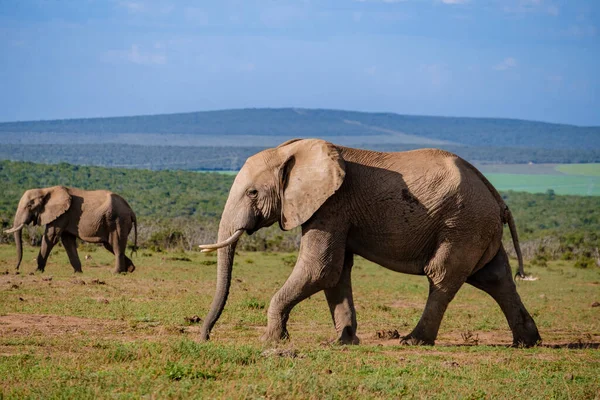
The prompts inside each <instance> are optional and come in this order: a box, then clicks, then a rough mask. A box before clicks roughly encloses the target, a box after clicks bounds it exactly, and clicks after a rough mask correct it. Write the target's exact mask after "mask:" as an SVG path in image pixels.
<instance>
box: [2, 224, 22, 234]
mask: <svg viewBox="0 0 600 400" xmlns="http://www.w3.org/2000/svg"><path fill="white" fill-rule="evenodd" d="M24 225H25V224H21V225H19V226H17V227H16V228H11V229H7V230H5V231H4V233H15V232H17V231H20V230H21V229H23V226H24Z"/></svg>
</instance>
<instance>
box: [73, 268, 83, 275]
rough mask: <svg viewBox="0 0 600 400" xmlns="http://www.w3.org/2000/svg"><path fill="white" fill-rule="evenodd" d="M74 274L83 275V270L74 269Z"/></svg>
mask: <svg viewBox="0 0 600 400" xmlns="http://www.w3.org/2000/svg"><path fill="white" fill-rule="evenodd" d="M73 272H74V273H76V274H83V270H82V269H81V268H79V269H74V270H73Z"/></svg>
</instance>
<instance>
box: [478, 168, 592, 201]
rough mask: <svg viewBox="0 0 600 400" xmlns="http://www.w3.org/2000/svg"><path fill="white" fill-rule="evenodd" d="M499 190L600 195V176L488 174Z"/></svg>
mask: <svg viewBox="0 0 600 400" xmlns="http://www.w3.org/2000/svg"><path fill="white" fill-rule="evenodd" d="M486 177H487V178H488V179H489V180H490V182H492V184H493V185H494V186H495V187H496V189H498V190H499V191H506V190H514V191H517V192H529V193H544V192H546V191H548V190H550V189H552V190H554V193H556V194H559V195H565V194H567V195H584V196H600V177H593V176H579V175H524V174H499V173H492V174H486Z"/></svg>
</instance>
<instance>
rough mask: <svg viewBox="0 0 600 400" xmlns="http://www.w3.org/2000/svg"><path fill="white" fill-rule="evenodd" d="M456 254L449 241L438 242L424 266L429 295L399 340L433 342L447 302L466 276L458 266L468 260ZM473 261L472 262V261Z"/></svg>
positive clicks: (419, 342)
mask: <svg viewBox="0 0 600 400" xmlns="http://www.w3.org/2000/svg"><path fill="white" fill-rule="evenodd" d="M459 254H462V253H461V252H460V251H458V250H456V249H453V248H452V245H451V244H450V243H442V244H441V245H440V247H439V248H438V250H437V251H436V254H435V255H434V257H433V258H432V259H431V261H430V262H429V264H428V265H427V266H426V268H425V273H426V275H427V278H428V280H429V297H427V303H426V304H425V310H424V311H423V314H422V315H421V319H420V320H419V322H418V323H417V326H416V327H415V328H414V329H413V330H412V332H411V333H410V334H408V335H407V336H405V337H403V338H402V340H401V343H404V344H415V345H434V344H435V339H436V338H437V334H438V331H439V329H440V324H441V323H442V318H443V317H444V313H445V312H446V309H447V308H448V304H450V302H451V301H452V299H453V298H454V296H455V295H456V292H458V289H460V287H461V286H462V285H463V283H464V282H465V280H466V277H467V273H466V272H463V271H464V269H463V268H461V265H464V264H465V263H466V262H468V260H462V259H461V258H460V257H458V256H457V255H459ZM475 262H476V261H475ZM475 262H473V265H474V264H475ZM463 275H464V276H463Z"/></svg>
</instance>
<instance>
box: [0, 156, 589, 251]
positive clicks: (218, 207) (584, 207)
mask: <svg viewBox="0 0 600 400" xmlns="http://www.w3.org/2000/svg"><path fill="white" fill-rule="evenodd" d="M540 176H543V175H540ZM233 178H234V177H233V176H232V175H227V174H218V173H199V172H186V171H148V170H131V169H118V168H114V169H109V168H101V167H87V166H76V165H69V164H56V165H42V164H33V163H22V162H10V161H1V162H0V182H1V183H2V192H1V193H0V223H1V224H2V226H3V227H6V226H10V225H11V223H12V222H11V221H12V216H13V214H14V211H15V208H16V205H17V203H18V201H19V198H20V197H21V195H22V193H23V192H24V191H25V190H26V189H29V188H32V187H45V186H53V185H67V186H75V187H80V188H83V189H109V190H112V191H115V192H117V193H119V194H121V195H123V196H124V197H125V198H126V199H127V200H128V201H129V203H130V204H131V206H132V207H133V209H134V210H135V212H136V213H137V215H138V219H139V222H140V241H141V243H142V244H143V245H145V246H147V247H152V248H155V249H161V248H163V249H164V248H171V247H182V248H186V249H190V250H191V249H193V248H195V245H197V244H200V243H205V242H208V241H212V240H214V237H215V236H216V227H217V225H218V219H219V217H220V214H221V211H222V209H223V206H224V204H225V199H226V197H227V193H228V192H229V188H230V186H231V183H232V182H233ZM503 195H504V197H505V199H506V202H507V204H508V205H509V206H510V207H511V210H512V211H513V213H514V216H515V220H516V221H517V226H518V229H519V234H520V238H521V242H522V246H523V248H524V250H525V252H526V254H527V255H528V257H535V256H536V255H537V254H538V253H540V252H550V253H551V254H550V256H548V257H550V258H557V257H561V255H562V254H563V253H565V252H567V251H568V252H570V253H571V255H572V257H574V258H580V257H585V258H586V259H592V258H593V256H594V254H595V253H594V252H595V251H597V250H596V249H597V248H598V247H600V236H599V235H598V232H600V196H559V195H556V193H555V192H554V191H553V190H551V189H550V190H547V191H546V192H545V193H538V194H528V193H521V192H512V191H509V192H504V193H503ZM507 232H508V230H506V232H505V234H506V235H508V233H507ZM32 234H34V233H32ZM38 234H39V232H38ZM298 235H299V233H298V231H297V230H295V231H293V232H286V233H284V232H281V231H280V230H279V228H278V227H277V226H272V227H270V228H268V229H263V230H260V231H258V232H257V233H255V234H254V235H253V236H250V237H245V238H244V240H243V241H242V243H241V245H240V249H245V250H258V251H261V250H266V249H269V250H272V251H279V250H283V251H286V250H287V251H290V250H293V249H294V248H296V246H297V245H298ZM0 238H2V241H7V240H8V241H10V240H11V238H12V237H7V236H6V235H1V236H0ZM506 238H508V236H507V237H506ZM509 242H510V240H509ZM528 243H529V244H528ZM540 247H544V249H542V250H540V249H539V248H540ZM508 248H509V249H510V248H512V246H511V245H509V246H508ZM538 250H539V251H538Z"/></svg>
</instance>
